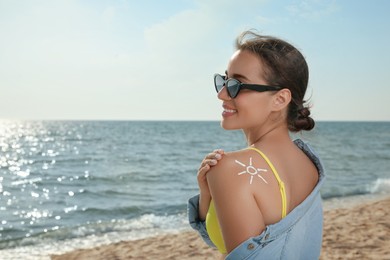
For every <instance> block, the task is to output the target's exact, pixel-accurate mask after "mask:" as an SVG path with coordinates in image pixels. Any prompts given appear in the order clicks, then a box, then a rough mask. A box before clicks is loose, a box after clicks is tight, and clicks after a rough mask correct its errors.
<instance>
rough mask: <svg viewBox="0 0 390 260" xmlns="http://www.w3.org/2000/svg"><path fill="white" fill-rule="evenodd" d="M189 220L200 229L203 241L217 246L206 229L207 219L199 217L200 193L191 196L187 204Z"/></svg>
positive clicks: (194, 226)
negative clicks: (203, 219)
mask: <svg viewBox="0 0 390 260" xmlns="http://www.w3.org/2000/svg"><path fill="white" fill-rule="evenodd" d="M187 214H188V221H189V223H190V225H191V227H192V228H193V229H195V230H196V231H198V233H199V235H200V236H201V237H202V239H203V241H204V242H206V244H207V245H209V246H211V247H215V245H214V244H213V242H212V241H211V240H210V237H209V234H208V233H207V230H206V223H205V221H201V220H200V219H199V194H198V195H196V196H194V197H192V198H190V199H189V200H188V204H187Z"/></svg>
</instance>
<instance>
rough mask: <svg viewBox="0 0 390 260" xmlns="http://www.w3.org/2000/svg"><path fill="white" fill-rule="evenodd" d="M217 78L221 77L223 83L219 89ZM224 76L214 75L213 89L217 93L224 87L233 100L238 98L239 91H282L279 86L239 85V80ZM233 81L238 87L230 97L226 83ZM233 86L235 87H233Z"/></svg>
mask: <svg viewBox="0 0 390 260" xmlns="http://www.w3.org/2000/svg"><path fill="white" fill-rule="evenodd" d="M217 77H221V78H222V79H223V81H224V83H223V85H222V86H221V88H219V87H218V86H217ZM225 78H226V76H222V75H221V74H218V73H216V74H214V87H215V90H216V91H217V93H219V92H221V91H222V89H223V87H226V91H227V93H228V95H229V97H231V98H235V97H237V96H238V94H239V93H240V91H241V89H249V90H254V91H257V92H265V91H278V90H281V89H283V88H282V87H281V86H270V85H260V84H246V83H241V82H240V81H239V80H237V79H235V78H230V79H225ZM230 81H234V82H235V83H236V84H237V85H238V87H237V88H238V90H237V92H236V94H235V95H232V93H231V90H229V87H228V82H230ZM234 86H235V85H234Z"/></svg>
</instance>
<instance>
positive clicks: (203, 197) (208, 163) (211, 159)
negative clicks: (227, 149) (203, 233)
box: [197, 149, 224, 221]
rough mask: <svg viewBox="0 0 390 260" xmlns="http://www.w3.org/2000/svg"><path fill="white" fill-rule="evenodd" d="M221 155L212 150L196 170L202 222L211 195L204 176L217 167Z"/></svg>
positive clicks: (220, 152) (220, 151)
mask: <svg viewBox="0 0 390 260" xmlns="http://www.w3.org/2000/svg"><path fill="white" fill-rule="evenodd" d="M223 154H224V151H223V150H221V149H218V150H214V151H213V152H212V153H209V154H208V155H206V157H205V158H204V159H203V161H202V163H201V164H200V167H199V170H198V175H197V177H198V186H199V190H200V196H199V219H200V220H202V221H203V220H205V219H206V214H207V211H208V210H209V205H210V200H211V194H210V189H209V185H208V184H207V178H206V175H207V172H208V171H209V170H210V168H211V167H213V166H215V165H217V163H218V160H221V159H222V156H223Z"/></svg>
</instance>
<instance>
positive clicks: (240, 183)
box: [207, 149, 273, 192]
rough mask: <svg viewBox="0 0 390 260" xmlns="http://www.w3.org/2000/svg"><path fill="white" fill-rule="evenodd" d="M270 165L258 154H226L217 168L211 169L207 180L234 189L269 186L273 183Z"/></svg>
mask: <svg viewBox="0 0 390 260" xmlns="http://www.w3.org/2000/svg"><path fill="white" fill-rule="evenodd" d="M270 173H271V170H270V169H269V166H268V164H267V163H266V161H264V160H263V159H262V158H261V156H259V155H258V154H257V152H255V151H253V150H250V149H244V150H239V151H234V152H229V153H226V154H225V155H224V157H223V159H222V160H220V161H219V162H218V164H217V165H216V166H214V167H213V168H211V170H210V171H209V173H208V174H207V179H208V180H209V181H211V183H213V182H218V183H220V184H221V183H223V184H224V185H225V187H226V185H229V184H231V185H232V186H233V187H232V188H233V189H240V188H244V189H245V190H246V191H248V192H249V191H251V190H252V189H248V187H252V186H255V187H258V186H259V185H261V184H268V183H269V182H270V181H272V179H273V178H272V173H271V175H270Z"/></svg>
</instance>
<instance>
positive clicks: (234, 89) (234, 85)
mask: <svg viewBox="0 0 390 260" xmlns="http://www.w3.org/2000/svg"><path fill="white" fill-rule="evenodd" d="M226 85H227V90H228V93H229V96H230V97H231V98H235V97H236V96H237V94H238V91H240V83H239V82H238V81H236V80H234V79H230V80H229V81H228V82H227V83H226Z"/></svg>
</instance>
